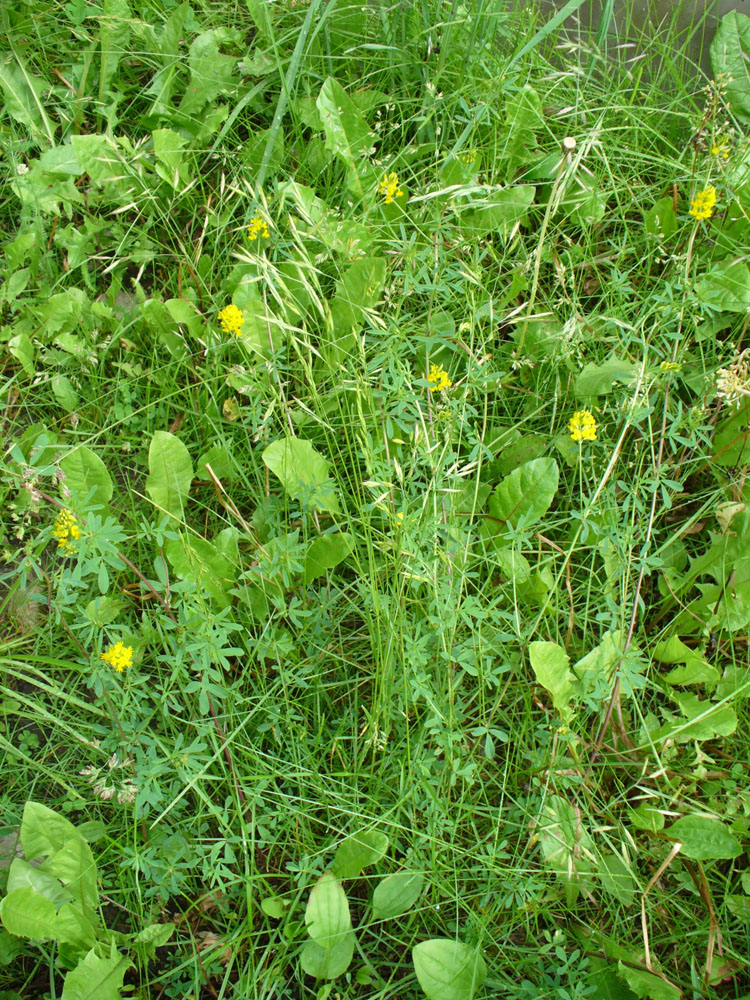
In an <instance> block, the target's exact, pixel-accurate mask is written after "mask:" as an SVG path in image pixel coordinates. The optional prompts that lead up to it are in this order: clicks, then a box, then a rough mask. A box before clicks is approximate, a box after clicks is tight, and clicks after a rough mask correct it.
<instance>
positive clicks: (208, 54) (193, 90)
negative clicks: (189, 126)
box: [180, 27, 242, 116]
mask: <svg viewBox="0 0 750 1000" xmlns="http://www.w3.org/2000/svg"><path fill="white" fill-rule="evenodd" d="M222 45H232V46H239V45H242V34H241V32H239V31H238V30H236V29H235V28H225V27H221V28H213V29H212V30H210V31H204V32H203V33H202V34H200V35H198V37H197V38H194V39H193V41H192V42H191V43H190V50H189V53H188V69H189V71H190V81H189V83H188V86H187V89H186V91H185V96H184V97H183V99H182V101H181V102H180V113H181V114H182V115H190V116H196V115H198V113H199V112H200V111H202V110H203V109H204V108H205V107H206V105H207V104H210V103H211V102H212V101H213V100H215V99H216V98H217V97H218V96H219V94H220V93H221V92H222V91H223V90H234V91H235V92H236V89H237V86H238V84H239V79H238V74H237V67H238V63H239V59H238V58H237V57H236V56H230V55H225V54H224V53H223V52H221V50H220V46H222ZM204 114H205V112H204Z"/></svg>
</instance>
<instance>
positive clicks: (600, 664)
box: [573, 632, 622, 695]
mask: <svg viewBox="0 0 750 1000" xmlns="http://www.w3.org/2000/svg"><path fill="white" fill-rule="evenodd" d="M621 642H622V636H621V635H620V634H618V633H616V632H605V633H604V635H603V636H602V641H601V642H600V643H599V645H598V646H595V647H594V648H593V649H592V650H591V652H590V653H587V654H586V655H585V656H582V657H581V659H580V660H578V662H577V663H576V664H575V665H574V667H573V674H574V675H575V677H576V680H577V686H578V685H580V689H581V692H582V693H583V694H584V695H588V694H593V693H594V692H596V691H601V690H602V689H603V688H604V687H605V686H607V685H609V683H610V677H611V672H612V668H613V667H614V666H615V664H616V663H617V662H618V661H619V660H620V659H621V658H622V652H621V650H620V646H619V643H621Z"/></svg>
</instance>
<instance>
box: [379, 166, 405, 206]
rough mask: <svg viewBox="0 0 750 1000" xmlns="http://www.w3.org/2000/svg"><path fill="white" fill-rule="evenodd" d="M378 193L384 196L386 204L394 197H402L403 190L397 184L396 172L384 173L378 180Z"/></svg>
mask: <svg viewBox="0 0 750 1000" xmlns="http://www.w3.org/2000/svg"><path fill="white" fill-rule="evenodd" d="M380 193H381V194H382V195H384V196H385V203H386V205H390V204H391V203H392V201H393V199H394V198H403V197H404V192H403V191H402V190H401V188H400V187H399V186H398V174H396V173H390V174H385V175H384V177H383V179H382V181H381V182H380Z"/></svg>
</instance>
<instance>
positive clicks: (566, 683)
mask: <svg viewBox="0 0 750 1000" xmlns="http://www.w3.org/2000/svg"><path fill="white" fill-rule="evenodd" d="M529 659H530V660H531V666H532V667H533V668H534V673H535V674H536V679H537V680H538V681H539V683H540V684H541V685H542V687H544V688H546V689H547V690H548V691H549V693H550V694H551V695H552V704H553V705H554V706H555V708H556V709H557V710H558V712H564V711H565V709H566V708H567V707H568V704H569V702H570V696H571V695H572V693H573V685H574V684H575V677H574V676H573V674H572V673H571V672H570V670H568V663H569V662H570V657H569V656H568V654H567V653H566V652H565V650H564V649H563V648H562V646H558V645H557V643H556V642H532V643H530V644H529Z"/></svg>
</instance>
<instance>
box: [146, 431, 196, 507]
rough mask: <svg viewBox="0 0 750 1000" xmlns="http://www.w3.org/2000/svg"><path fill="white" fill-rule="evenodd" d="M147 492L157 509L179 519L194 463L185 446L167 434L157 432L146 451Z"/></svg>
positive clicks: (176, 438) (167, 432)
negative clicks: (147, 470)
mask: <svg viewBox="0 0 750 1000" xmlns="http://www.w3.org/2000/svg"><path fill="white" fill-rule="evenodd" d="M148 468H149V475H148V478H147V479H146V492H147V493H148V495H149V496H150V497H151V499H152V500H153V502H154V504H155V505H156V507H157V508H158V513H159V514H161V513H164V512H166V513H168V514H171V515H172V517H176V518H179V519H181V518H182V514H183V507H184V504H185V501H186V500H187V497H188V494H189V492H190V484H191V483H192V481H193V463H192V462H191V461H190V455H189V454H188V450H187V448H186V447H185V445H184V444H183V443H182V441H180V439H179V438H178V437H175V435H174V434H170V433H169V431H156V433H155V434H154V436H153V438H152V439H151V445H150V446H149V449H148Z"/></svg>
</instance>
